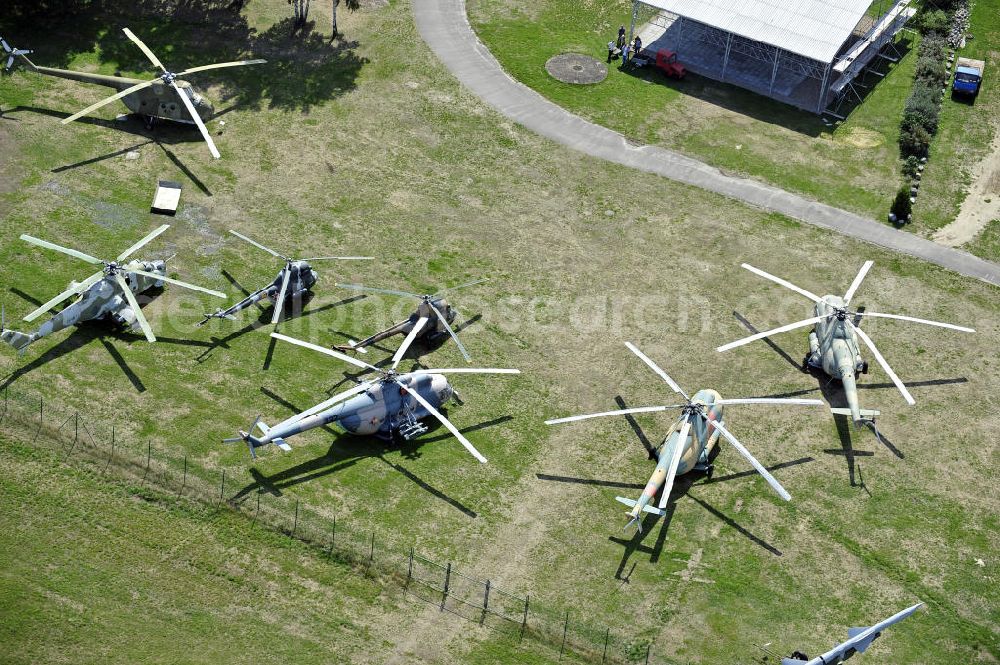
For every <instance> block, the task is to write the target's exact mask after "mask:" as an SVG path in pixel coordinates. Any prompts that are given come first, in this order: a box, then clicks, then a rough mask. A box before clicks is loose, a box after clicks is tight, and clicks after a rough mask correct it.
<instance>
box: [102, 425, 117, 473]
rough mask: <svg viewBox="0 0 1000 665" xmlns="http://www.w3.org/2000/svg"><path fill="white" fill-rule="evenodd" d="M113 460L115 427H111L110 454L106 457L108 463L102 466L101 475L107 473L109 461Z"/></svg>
mask: <svg viewBox="0 0 1000 665" xmlns="http://www.w3.org/2000/svg"><path fill="white" fill-rule="evenodd" d="M114 458H115V426H114V425H112V426H111V454H110V455H108V463H107V464H105V465H104V471H103V472H102V473H107V472H108V468H109V467H110V466H111V460H113V459H114Z"/></svg>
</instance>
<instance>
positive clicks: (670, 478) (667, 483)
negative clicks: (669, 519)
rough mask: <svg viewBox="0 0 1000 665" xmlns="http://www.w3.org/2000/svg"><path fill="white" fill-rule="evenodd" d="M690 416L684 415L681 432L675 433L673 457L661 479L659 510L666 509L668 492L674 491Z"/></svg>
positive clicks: (689, 428) (689, 426)
mask: <svg viewBox="0 0 1000 665" xmlns="http://www.w3.org/2000/svg"><path fill="white" fill-rule="evenodd" d="M689 418H690V416H689V415H688V414H686V413H685V414H684V424H683V425H681V431H680V432H678V433H677V445H675V446H674V456H673V457H671V458H670V466H669V467H668V468H667V477H666V478H664V479H663V493H662V494H660V505H659V506H657V507H658V508H659V509H660V510H663V509H664V508H666V507H667V502H669V501H670V492H672V491H673V489H674V478H676V477H677V467H678V466H679V465H680V463H681V457H683V455H684V446H685V444H686V443H687V436H688V432H689V431H690V430H691V422H690V420H689Z"/></svg>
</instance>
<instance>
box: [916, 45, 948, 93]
mask: <svg viewBox="0 0 1000 665" xmlns="http://www.w3.org/2000/svg"><path fill="white" fill-rule="evenodd" d="M914 78H915V79H916V80H917V81H920V82H922V83H924V84H926V85H927V86H928V87H931V88H940V87H942V86H943V85H944V82H945V81H946V80H948V68H947V67H946V66H945V64H944V60H943V59H942V58H939V57H935V56H934V55H933V54H929V53H925V54H924V55H921V56H920V57H919V58H918V59H917V69H916V72H915V74H914Z"/></svg>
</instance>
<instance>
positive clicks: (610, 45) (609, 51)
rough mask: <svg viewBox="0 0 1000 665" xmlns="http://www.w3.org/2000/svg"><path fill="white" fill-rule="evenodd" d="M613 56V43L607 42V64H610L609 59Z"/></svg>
mask: <svg viewBox="0 0 1000 665" xmlns="http://www.w3.org/2000/svg"><path fill="white" fill-rule="evenodd" d="M614 55H615V43H614V42H608V64H609V65H610V64H611V58H612V57H614Z"/></svg>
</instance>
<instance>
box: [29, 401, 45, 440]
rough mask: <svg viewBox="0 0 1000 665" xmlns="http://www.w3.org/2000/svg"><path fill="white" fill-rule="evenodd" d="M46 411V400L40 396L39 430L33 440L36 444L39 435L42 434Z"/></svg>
mask: <svg viewBox="0 0 1000 665" xmlns="http://www.w3.org/2000/svg"><path fill="white" fill-rule="evenodd" d="M44 409H45V398H44V397H42V396H41V395H39V397H38V429H36V430H35V436H34V438H33V439H32V440H31V442H32V443H34V442H35V441H36V440H37V439H38V435H39V434H41V432H42V418H43V414H44Z"/></svg>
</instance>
